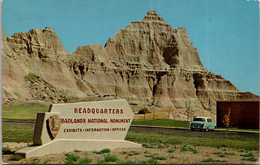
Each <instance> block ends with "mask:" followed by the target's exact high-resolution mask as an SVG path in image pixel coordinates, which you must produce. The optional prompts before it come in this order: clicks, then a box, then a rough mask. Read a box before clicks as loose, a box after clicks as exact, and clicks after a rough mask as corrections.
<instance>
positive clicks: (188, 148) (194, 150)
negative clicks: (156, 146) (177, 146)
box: [181, 145, 198, 154]
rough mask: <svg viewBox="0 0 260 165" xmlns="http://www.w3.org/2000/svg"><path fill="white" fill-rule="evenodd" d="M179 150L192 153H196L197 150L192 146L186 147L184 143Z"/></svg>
mask: <svg viewBox="0 0 260 165" xmlns="http://www.w3.org/2000/svg"><path fill="white" fill-rule="evenodd" d="M181 152H193V153H194V154H196V153H198V151H197V150H196V149H194V148H192V147H186V145H184V146H182V147H181Z"/></svg>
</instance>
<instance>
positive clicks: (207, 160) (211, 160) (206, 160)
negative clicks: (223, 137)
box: [201, 158, 226, 163]
mask: <svg viewBox="0 0 260 165" xmlns="http://www.w3.org/2000/svg"><path fill="white" fill-rule="evenodd" d="M201 162H207V163H209V162H211V163H219V162H226V161H225V160H218V159H212V158H208V159H205V160H202V161H201Z"/></svg>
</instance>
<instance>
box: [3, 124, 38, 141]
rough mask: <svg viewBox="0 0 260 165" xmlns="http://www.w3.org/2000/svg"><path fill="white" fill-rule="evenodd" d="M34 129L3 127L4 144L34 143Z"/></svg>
mask: <svg viewBox="0 0 260 165" xmlns="http://www.w3.org/2000/svg"><path fill="white" fill-rule="evenodd" d="M33 130H34V128H33V127H25V126H2V142H26V143H29V142H32V139H33Z"/></svg>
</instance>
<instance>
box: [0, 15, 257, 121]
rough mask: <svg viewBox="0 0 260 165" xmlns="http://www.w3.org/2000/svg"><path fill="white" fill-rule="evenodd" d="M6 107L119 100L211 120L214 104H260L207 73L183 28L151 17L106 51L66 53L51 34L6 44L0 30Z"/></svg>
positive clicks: (30, 34) (135, 24)
mask: <svg viewBox="0 0 260 165" xmlns="http://www.w3.org/2000/svg"><path fill="white" fill-rule="evenodd" d="M2 41H3V43H2V47H3V50H2V101H3V103H4V104H10V103H15V102H24V101H32V100H41V101H44V102H51V103H60V102H76V101H84V100H85V101H87V100H91V99H92V98H94V97H97V98H100V99H101V98H104V99H105V97H106V98H114V97H120V98H125V99H127V100H128V102H129V103H130V105H131V106H132V107H133V108H134V109H135V110H139V109H141V108H143V107H147V108H148V109H152V110H154V109H156V110H159V109H168V108H172V109H174V114H172V118H174V119H184V118H185V115H186V114H185V110H186V109H187V108H188V109H191V110H192V111H194V113H195V115H207V116H214V114H215V113H216V100H257V99H258V96H256V95H254V94H252V93H249V92H241V91H239V90H238V89H237V88H236V87H235V86H234V85H233V84H232V83H231V82H230V81H228V80H225V79H224V78H223V77H222V76H221V75H215V74H214V73H212V72H209V71H207V69H206V68H204V67H203V65H202V63H201V61H200V58H199V54H198V51H197V50H196V48H194V47H193V45H192V43H191V42H190V40H189V37H188V34H187V31H186V30H185V28H182V27H181V28H178V29H174V28H172V27H171V26H170V25H168V24H167V23H165V22H164V20H163V18H161V17H160V16H159V15H158V14H157V13H156V12H155V11H154V10H150V11H149V12H148V13H147V15H146V16H145V17H144V18H143V20H141V21H136V22H132V23H130V24H129V25H128V26H126V27H125V28H124V29H121V30H119V31H118V32H116V33H115V35H114V37H113V38H109V39H108V41H107V43H106V44H105V46H102V45H99V44H98V45H88V46H79V47H78V48H77V50H76V51H75V52H73V53H68V52H67V51H66V50H65V49H64V47H63V45H62V43H61V41H60V39H59V37H58V36H57V34H56V33H55V31H54V29H52V28H50V27H46V28H45V29H44V30H41V29H33V30H30V31H29V32H27V33H16V34H14V35H13V36H10V37H6V36H5V34H4V31H3V30H2Z"/></svg>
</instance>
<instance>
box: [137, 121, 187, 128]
mask: <svg viewBox="0 0 260 165" xmlns="http://www.w3.org/2000/svg"><path fill="white" fill-rule="evenodd" d="M132 125H149V126H165V127H187V123H186V121H179V120H170V119H156V120H145V121H144V120H142V119H134V120H133V122H132Z"/></svg>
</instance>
